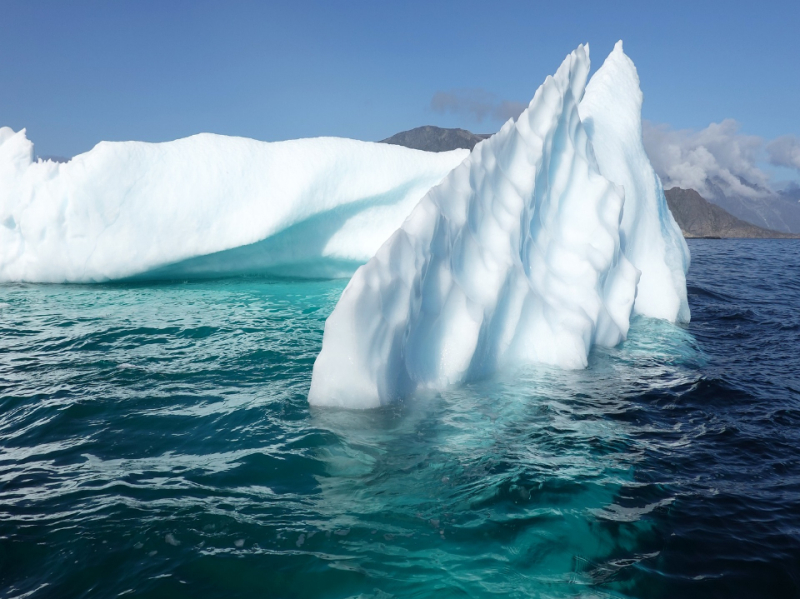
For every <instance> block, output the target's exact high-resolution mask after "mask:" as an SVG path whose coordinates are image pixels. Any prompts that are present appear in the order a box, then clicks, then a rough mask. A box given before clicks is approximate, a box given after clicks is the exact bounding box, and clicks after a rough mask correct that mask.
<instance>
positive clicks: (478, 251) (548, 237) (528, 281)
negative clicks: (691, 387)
mask: <svg viewBox="0 0 800 599" xmlns="http://www.w3.org/2000/svg"><path fill="white" fill-rule="evenodd" d="M619 65H621V66H619ZM588 72H589V56H588V48H585V47H584V46H579V47H578V49H577V50H575V51H574V52H573V53H571V54H570V55H569V56H568V57H567V58H566V59H565V60H564V62H563V63H562V65H561V67H560V68H559V69H558V71H557V73H556V74H555V76H554V77H548V78H547V80H546V81H545V82H544V84H543V85H542V86H541V87H540V88H539V89H538V90H537V92H536V95H535V96H534V98H533V100H532V101H531V103H530V105H529V107H528V108H527V109H526V110H525V111H524V112H523V113H522V114H521V115H520V117H519V119H518V120H517V121H516V122H513V121H509V122H508V123H506V125H505V126H504V127H503V128H502V129H501V130H500V132H499V133H497V134H496V135H494V136H493V137H492V138H490V139H489V140H487V141H485V142H483V143H481V144H478V145H477V146H476V147H475V149H474V150H473V151H472V153H471V155H470V157H469V158H468V159H467V160H465V161H464V162H463V163H462V164H461V165H459V166H458V167H457V168H456V169H455V170H454V171H453V172H452V173H450V174H449V175H448V177H447V178H446V179H445V180H444V181H443V182H442V183H441V184H440V185H438V186H437V187H435V188H434V189H432V190H431V191H430V192H429V193H428V194H427V195H426V196H425V197H424V198H423V199H422V201H421V202H420V204H419V205H418V206H417V207H416V208H415V210H414V212H413V213H412V214H411V215H410V216H409V218H408V220H406V222H405V223H404V224H403V226H402V227H401V228H400V229H399V230H398V231H397V232H396V233H395V234H394V235H393V236H392V237H391V238H390V239H389V240H388V241H387V242H386V243H385V244H384V245H383V246H382V247H381V249H380V250H378V253H377V254H376V256H375V257H374V258H373V259H372V260H370V262H369V263H367V264H366V265H365V266H363V267H362V268H361V269H359V270H358V271H357V272H356V274H355V275H354V276H353V278H352V279H351V281H350V284H349V285H348V286H347V288H346V289H345V291H344V293H343V294H342V298H341V299H340V301H339V304H338V305H337V307H336V309H335V310H334V312H333V314H332V315H331V316H330V318H329V319H328V321H327V323H326V326H325V336H324V341H323V346H322V352H321V353H320V355H319V357H318V358H317V361H316V363H315V365H314V373H313V378H312V382H311V389H310V392H309V401H310V402H311V403H312V404H316V405H331V406H346V407H353V408H370V407H375V406H378V405H382V404H386V403H389V402H391V401H393V400H395V399H397V398H400V397H404V396H407V395H409V394H411V393H413V392H414V391H415V390H417V389H420V388H442V387H444V386H446V385H449V384H453V383H460V382H463V381H466V380H471V379H475V378H479V377H481V376H483V375H486V374H488V373H490V372H492V371H494V370H496V369H497V368H500V367H503V366H505V365H509V364H518V363H532V362H537V363H546V364H552V365H557V366H561V367H565V368H579V367H585V366H586V364H587V360H588V355H589V352H590V350H591V348H592V347H593V346H595V345H599V346H605V347H612V346H614V345H616V344H618V343H619V342H620V341H622V340H624V339H625V336H626V334H627V331H628V326H629V322H630V317H631V314H632V309H633V306H634V300H635V297H636V290H637V281H638V279H639V275H640V273H644V274H643V275H642V276H643V277H645V278H646V281H647V285H648V287H647V291H646V294H645V296H644V297H643V298H642V301H640V302H639V309H638V312H639V313H641V314H643V315H647V316H655V317H660V318H663V319H665V320H670V321H675V320H688V318H689V311H688V305H687V304H686V283H685V269H686V268H687V267H688V250H687V249H686V246H685V244H684V242H683V241H682V239H680V230H679V229H678V227H677V225H676V224H675V221H674V220H673V219H672V217H671V215H670V214H669V211H668V209H667V207H666V203H665V200H664V197H663V192H662V191H661V188H660V184H659V183H658V181H657V179H656V176H655V174H654V173H653V171H652V168H651V167H650V165H649V162H648V161H647V156H646V155H645V154H644V150H643V147H642V141H641V92H640V91H639V86H638V78H637V76H636V72H635V69H634V67H633V64H632V63H631V62H630V61H629V59H627V57H625V56H624V54H623V53H622V47H621V45H618V46H617V48H616V49H615V50H614V53H613V54H612V57H611V58H609V61H607V63H606V65H605V66H604V67H603V68H602V69H601V71H599V72H598V75H597V76H596V77H598V76H599V79H598V83H597V84H594V85H591V86H590V88H591V89H590V91H591V92H592V94H593V96H592V97H589V104H588V105H587V106H588V107H587V114H588V115H589V116H590V117H591V126H590V127H588V128H587V127H585V126H584V123H583V122H582V120H581V115H580V112H581V111H582V110H583V109H582V108H579V102H580V100H581V98H583V95H584V87H585V84H586V77H587V74H588ZM618 81H619V83H620V86H619V87H615V85H616V83H617V82H618ZM607 88H608V89H607ZM615 94H616V95H615ZM587 96H589V94H587ZM617 96H619V98H617ZM618 99H619V100H620V101H617V100H618ZM617 113H621V115H618V114H617ZM587 118H588V117H587ZM591 134H595V135H597V136H598V137H599V139H600V142H601V144H600V156H601V157H602V161H600V162H599V163H598V160H596V158H595V156H596V154H595V151H594V149H593V146H592V143H591V140H590V135H591ZM639 167H642V168H641V169H640V168H639ZM645 167H646V168H645ZM648 169H649V170H648ZM604 175H605V176H604ZM627 188H630V189H631V193H630V194H627V195H626V189H627ZM623 205H624V209H623ZM676 236H677V237H676ZM626 244H627V245H626ZM637 267H638V268H637Z"/></svg>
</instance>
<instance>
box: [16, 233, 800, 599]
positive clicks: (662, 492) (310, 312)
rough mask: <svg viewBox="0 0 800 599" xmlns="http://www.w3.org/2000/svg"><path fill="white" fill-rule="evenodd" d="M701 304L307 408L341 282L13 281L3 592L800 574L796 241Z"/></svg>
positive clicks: (757, 583) (663, 588) (694, 592)
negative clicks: (491, 363) (513, 364)
mask: <svg viewBox="0 0 800 599" xmlns="http://www.w3.org/2000/svg"><path fill="white" fill-rule="evenodd" d="M689 245H690V249H691V252H692V266H691V269H690V272H689V287H688V290H689V302H690V306H691V309H692V320H691V323H690V324H689V325H687V326H674V325H670V324H668V323H665V322H661V321H656V320H649V319H645V318H637V319H635V320H634V322H633V324H632V327H631V331H630V335H629V338H628V340H627V341H625V342H624V343H623V344H622V345H620V346H619V347H616V348H614V349H602V350H595V351H593V353H592V354H591V356H590V365H589V367H588V368H587V369H585V370H581V371H564V370H558V369H552V368H546V367H530V368H527V369H523V370H519V371H514V372H506V373H503V374H500V375H497V376H495V377H493V378H491V379H489V380H483V381H479V382H476V383H472V384H469V385H465V386H462V387H457V388H452V389H449V390H447V391H445V392H441V393H429V394H420V395H419V396H418V397H414V398H413V399H410V400H408V401H405V402H403V403H400V404H397V405H394V406H392V407H388V408H385V409H378V410H369V411H347V410H333V409H310V408H309V406H308V403H307V401H306V394H307V392H308V387H309V384H310V379H311V370H312V366H313V363H314V359H315V357H316V354H317V353H318V352H319V349H320V346H321V341H322V330H323V326H324V322H325V318H326V317H327V316H328V314H330V312H331V310H332V309H333V306H334V305H335V303H336V300H337V298H338V296H339V294H340V293H341V291H342V289H343V288H344V286H345V284H346V281H344V280H314V281H297V280H283V279H264V278H254V277H249V278H230V279H222V280H213V281H186V282H161V283H142V282H137V283H119V284H106V285H27V284H14V285H3V286H0V597H3V598H11V597H18V598H22V597H26V598H27V597H30V598H45V597H47V598H50V597H52V598H59V599H61V598H71V597H103V598H105V597H154V598H155V597H169V598H170V599H178V598H181V597H189V598H192V599H197V598H198V597H202V598H203V599H211V598H216V597H226V598H229V597H237V598H238V597H269V598H272V597H274V598H287V599H289V598H297V599H300V598H312V597H314V598H318V597H322V598H349V597H359V598H364V599H366V598H381V599H388V598H390V597H403V598H405V597H419V598H423V597H425V598H427V597H432V596H436V597H439V598H445V597H493V596H503V597H637V598H649V597H654V598H656V597H657V598H675V597H681V598H684V599H685V598H693V597H698V598H700V597H702V598H709V597H725V598H732V597H754V598H755V597H758V598H763V597H797V596H800V357H798V351H799V350H800V310H799V308H800V266H798V264H799V262H798V260H799V259H800V242H798V241H793V240H692V241H690V242H689Z"/></svg>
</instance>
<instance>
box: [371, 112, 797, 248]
mask: <svg viewBox="0 0 800 599" xmlns="http://www.w3.org/2000/svg"><path fill="white" fill-rule="evenodd" d="M488 137H491V134H485V133H480V134H477V133H472V132H470V131H467V130H466V129H445V128H442V127H434V126H432V125H427V126H424V127H417V128H416V129H411V130H409V131H402V132H400V133H397V134H396V135H392V136H391V137H389V138H388V139H384V140H382V142H381V143H389V144H394V145H398V146H405V147H407V148H414V149H415V150H425V151H426V152H447V151H449V150H456V149H458V148H466V149H467V150H472V149H473V148H474V147H475V145H476V144H477V143H478V142H480V141H483V140H484V139H487V138H488ZM664 194H665V195H666V197H667V204H668V205H669V209H670V211H671V212H672V215H673V216H674V217H675V220H676V221H677V223H678V226H679V227H680V228H681V232H682V233H683V235H684V237H687V238H748V239H768V238H772V239H789V238H798V237H800V235H796V234H793V233H789V232H787V231H783V230H782V231H773V230H770V229H765V228H763V227H759V226H756V225H754V224H752V223H749V222H746V221H744V220H741V219H740V218H736V217H735V216H733V215H732V214H730V213H729V212H728V211H727V210H725V209H724V208H722V207H721V206H719V205H717V204H714V203H711V202H708V201H706V200H705V199H704V198H703V197H702V196H701V195H700V194H699V193H697V192H696V191H695V190H694V189H681V188H680V187H673V188H672V189H668V190H667V191H665V192H664ZM786 201H787V202H788V201H791V200H790V199H788V198H787V199H786ZM765 220H766V219H765ZM759 222H760V220H759ZM783 228H784V227H781V229H783Z"/></svg>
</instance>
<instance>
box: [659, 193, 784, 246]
mask: <svg viewBox="0 0 800 599" xmlns="http://www.w3.org/2000/svg"><path fill="white" fill-rule="evenodd" d="M664 195H666V196H667V204H668V205H669V209H670V212H672V216H674V217H675V220H676V221H677V222H678V226H680V228H681V231H682V232H683V235H684V237H747V238H792V237H800V235H794V234H792V233H784V232H780V231H771V230H769V229H762V228H761V227H757V226H755V225H751V224H750V223H748V222H745V221H743V220H740V219H738V218H736V217H735V216H733V215H732V214H730V213H728V212H726V211H725V210H723V209H722V208H721V207H719V206H717V205H716V204H712V203H711V202H707V201H706V200H704V199H703V197H702V196H701V195H700V194H699V193H697V192H696V191H695V190H694V189H681V188H680V187H673V188H672V189H668V190H666V191H665V192H664Z"/></svg>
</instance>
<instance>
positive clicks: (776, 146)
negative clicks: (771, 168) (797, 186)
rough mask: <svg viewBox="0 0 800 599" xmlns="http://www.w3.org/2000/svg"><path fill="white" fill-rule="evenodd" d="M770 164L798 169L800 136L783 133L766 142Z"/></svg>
mask: <svg viewBox="0 0 800 599" xmlns="http://www.w3.org/2000/svg"><path fill="white" fill-rule="evenodd" d="M767 155H768V156H769V162H770V164H774V165H775V166H785V167H788V168H793V169H797V170H798V171H800V138H799V137H797V136H795V135H784V136H782V137H778V138H777V139H773V140H772V141H771V142H769V143H768V144H767Z"/></svg>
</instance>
